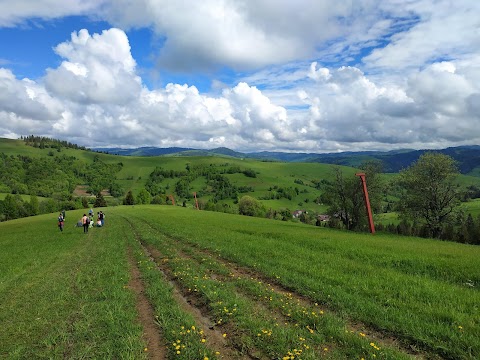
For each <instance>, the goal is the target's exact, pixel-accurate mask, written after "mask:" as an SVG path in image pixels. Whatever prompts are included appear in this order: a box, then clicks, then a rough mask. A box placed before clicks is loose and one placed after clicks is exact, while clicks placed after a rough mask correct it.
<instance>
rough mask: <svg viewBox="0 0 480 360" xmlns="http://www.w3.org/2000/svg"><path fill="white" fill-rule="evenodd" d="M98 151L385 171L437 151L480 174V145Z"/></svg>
mask: <svg viewBox="0 0 480 360" xmlns="http://www.w3.org/2000/svg"><path fill="white" fill-rule="evenodd" d="M96 150H101V151H106V152H109V153H114V154H121V155H135V156H158V155H166V154H169V155H176V156H215V155H218V156H228V157H236V158H250V159H258V160H266V161H282V162H318V163H323V164H336V165H343V166H351V167H358V166H360V165H361V164H362V163H363V162H365V161H369V160H380V161H381V162H382V163H383V165H384V171H385V172H387V173H397V172H399V171H400V170H402V169H405V168H407V167H408V166H410V165H411V164H412V163H413V162H415V161H417V160H418V158H419V157H420V156H421V155H422V154H424V153H425V152H427V151H435V152H439V153H442V154H445V155H449V156H451V157H452V158H454V159H455V160H456V161H457V162H458V167H459V170H460V172H461V173H462V174H468V175H473V176H480V146H478V145H471V146H459V147H451V148H446V149H440V150H428V149H425V150H411V149H402V150H392V151H388V152H382V151H358V152H342V153H326V154H316V153H285V152H268V151H262V152H253V153H241V152H237V151H233V150H230V149H228V148H216V149H210V150H197V149H181V148H166V149H162V148H154V147H153V148H152V147H149V148H136V149H121V148H110V149H108V148H99V149H96Z"/></svg>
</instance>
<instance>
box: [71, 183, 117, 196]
mask: <svg viewBox="0 0 480 360" xmlns="http://www.w3.org/2000/svg"><path fill="white" fill-rule="evenodd" d="M87 189H88V186H87V185H77V186H76V187H75V190H73V195H74V196H78V197H93V195H92V194H90V193H88V192H87ZM101 194H102V196H110V191H108V189H103V190H102V191H101Z"/></svg>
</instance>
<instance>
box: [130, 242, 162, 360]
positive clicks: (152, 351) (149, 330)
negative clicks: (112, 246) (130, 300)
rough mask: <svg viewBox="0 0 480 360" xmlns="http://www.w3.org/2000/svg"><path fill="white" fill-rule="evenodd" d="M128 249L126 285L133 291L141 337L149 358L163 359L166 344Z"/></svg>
mask: <svg viewBox="0 0 480 360" xmlns="http://www.w3.org/2000/svg"><path fill="white" fill-rule="evenodd" d="M131 251H132V250H131V249H129V256H128V261H129V263H130V274H131V278H130V282H129V283H128V287H129V288H130V289H131V290H132V291H133V292H134V293H135V296H136V307H137V312H138V318H139V319H138V320H139V321H140V323H141V325H142V327H143V338H144V340H145V341H146V343H147V354H148V355H149V358H150V359H155V360H157V359H158V360H163V359H166V357H167V352H166V344H165V342H164V341H162V338H161V336H160V329H159V328H158V326H157V325H156V324H155V320H154V319H155V312H154V310H153V307H152V305H151V304H150V302H149V301H148V299H147V297H146V296H145V293H144V292H145V288H144V286H143V282H142V279H141V275H140V270H138V267H137V265H136V264H135V261H134V260H133V255H132V253H131Z"/></svg>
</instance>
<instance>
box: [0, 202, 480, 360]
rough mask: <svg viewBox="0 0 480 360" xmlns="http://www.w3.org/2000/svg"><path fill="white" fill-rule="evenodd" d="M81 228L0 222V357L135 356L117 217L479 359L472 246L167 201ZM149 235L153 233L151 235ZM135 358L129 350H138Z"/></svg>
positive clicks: (350, 315)
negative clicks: (103, 224)
mask: <svg viewBox="0 0 480 360" xmlns="http://www.w3.org/2000/svg"><path fill="white" fill-rule="evenodd" d="M106 210H107V219H106V221H107V227H106V228H104V229H93V230H91V232H90V234H89V235H84V234H83V233H82V230H81V229H76V228H73V226H72V224H73V223H74V221H75V220H76V219H77V218H78V217H80V215H81V211H72V212H68V213H67V226H66V229H65V232H64V233H63V234H60V233H59V231H58V229H57V228H56V223H55V218H56V214H52V215H42V216H37V217H32V218H25V219H19V220H14V221H10V222H5V223H1V224H0V247H1V248H2V252H1V253H0V301H1V303H2V307H0V323H1V324H0V327H1V328H2V332H0V356H4V355H5V356H7V357H8V358H26V357H30V358H32V357H40V356H41V357H62V356H63V357H65V356H66V357H82V356H83V357H102V356H105V354H108V355H107V356H109V357H114V358H120V357H134V358H136V357H138V356H140V354H141V352H142V346H143V343H142V340H141V338H140V336H141V335H140V329H139V327H138V324H137V323H136V322H135V310H134V304H133V299H132V294H131V292H130V291H129V290H128V289H126V288H125V285H126V283H127V281H128V280H127V279H128V264H127V260H126V254H127V251H126V248H127V238H132V235H131V234H129V233H128V227H126V226H125V221H124V219H125V218H128V219H129V220H130V221H134V223H135V224H138V225H139V226H140V227H141V228H143V225H141V224H142V221H147V223H149V224H150V225H149V226H151V227H152V228H154V229H157V230H156V231H157V232H158V234H165V235H167V236H170V237H171V238H173V239H176V241H179V242H182V243H183V242H188V243H193V244H198V245H199V246H201V247H203V248H208V249H210V250H211V251H213V252H215V253H218V254H220V255H221V256H222V257H225V258H228V259H230V260H232V261H234V262H236V263H238V264H240V265H243V266H247V267H250V268H252V269H254V270H255V271H259V272H261V273H264V274H266V275H267V276H268V277H270V278H271V279H276V281H277V282H279V283H282V284H283V285H284V286H286V287H288V288H290V289H292V290H294V291H296V292H298V293H300V294H304V295H305V296H308V297H310V298H311V299H312V300H313V301H317V302H318V303H320V304H322V305H323V306H325V307H327V308H329V309H331V310H333V311H334V312H335V313H337V314H338V316H340V317H342V318H343V319H346V320H350V321H353V322H357V321H361V322H363V323H364V324H367V325H368V326H370V327H371V328H374V329H377V330H380V331H382V332H385V333H387V334H389V335H391V336H393V337H395V338H398V339H400V340H403V341H406V342H408V343H410V344H414V345H415V346H417V347H419V348H422V349H424V351H426V352H427V353H429V354H437V355H441V356H443V357H445V358H455V359H462V358H465V359H467V358H472V359H473V358H478V357H479V356H480V318H479V315H478V304H479V303H480V293H479V284H480V273H479V272H478V268H479V266H480V248H479V247H474V246H468V245H463V244H456V243H449V242H438V241H434V240H426V239H418V238H407V237H397V236H384V235H376V236H370V235H366V234H355V233H349V232H342V231H335V230H330V229H325V228H316V227H312V226H305V225H303V224H294V223H285V222H279V221H272V220H265V219H256V218H249V217H242V216H237V215H227V214H220V213H212V212H200V211H193V210H190V209H184V208H181V207H171V206H135V207H116V208H107V209H106ZM153 235H154V236H155V237H157V236H161V235H155V234H153ZM135 354H136V355H135Z"/></svg>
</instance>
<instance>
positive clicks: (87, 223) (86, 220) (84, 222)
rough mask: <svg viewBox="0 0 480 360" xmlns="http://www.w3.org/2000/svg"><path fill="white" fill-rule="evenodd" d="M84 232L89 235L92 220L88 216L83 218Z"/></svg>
mask: <svg viewBox="0 0 480 360" xmlns="http://www.w3.org/2000/svg"><path fill="white" fill-rule="evenodd" d="M82 225H83V232H84V233H88V226H89V225H90V218H89V217H88V216H87V214H83V217H82Z"/></svg>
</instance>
